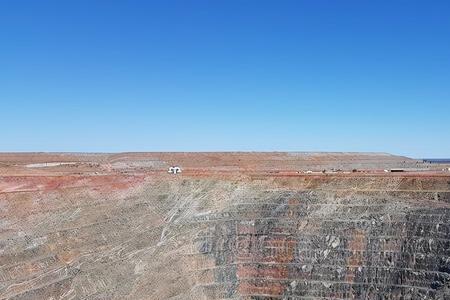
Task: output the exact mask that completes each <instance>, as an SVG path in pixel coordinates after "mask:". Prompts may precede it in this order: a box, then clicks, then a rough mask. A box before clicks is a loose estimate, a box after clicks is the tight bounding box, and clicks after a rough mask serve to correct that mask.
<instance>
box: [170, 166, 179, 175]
mask: <svg viewBox="0 0 450 300" xmlns="http://www.w3.org/2000/svg"><path fill="white" fill-rule="evenodd" d="M168 172H169V173H171V174H173V175H176V174H178V173H181V168H180V167H177V166H173V167H170V168H169V171H168Z"/></svg>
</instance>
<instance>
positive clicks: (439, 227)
mask: <svg viewBox="0 0 450 300" xmlns="http://www.w3.org/2000/svg"><path fill="white" fill-rule="evenodd" d="M0 299H195V300H197V299H450V176H448V175H447V176H444V175H442V176H407V175H403V174H396V175H393V174H388V175H385V176H363V175H353V176H343V175H317V176H316V175H314V176H312V175H311V176H308V175H302V176H293V177H283V176H269V175H267V176H261V175H241V176H188V175H180V176H171V175H168V174H160V175H142V176H133V175H98V176H78V175H70V176H69V175H65V176H3V177H1V178H0Z"/></svg>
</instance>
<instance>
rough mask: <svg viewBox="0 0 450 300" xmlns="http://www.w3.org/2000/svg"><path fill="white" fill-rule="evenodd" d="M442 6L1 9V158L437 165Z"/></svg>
mask: <svg viewBox="0 0 450 300" xmlns="http://www.w3.org/2000/svg"><path fill="white" fill-rule="evenodd" d="M449 16H450V1H425V0H423V1H412V0H408V1H406V0H405V1H393V0H389V1H360V0H358V1H345V0H344V1H322V0H318V1H312V0H311V1H300V0H298V1H275V0H273V1H261V0H255V1H248V0H241V1H231V0H223V1H221V0H217V1H206V0H205V1H188V0H180V1H172V0H168V1H106V0H105V1H92V0H89V1H78V0H77V1H74V0H72V1H44V0H40V1H31V0H30V1H21V0H17V1H16V0H3V1H0V128H1V129H0V151H89V152H96V151H101V152H115V151H218V150H224V151H231V150H243V151H252V150H253V151H273V150H279V151H284V150H287V151H383V152H391V153H396V154H403V155H409V156H412V157H450V17H449Z"/></svg>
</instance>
